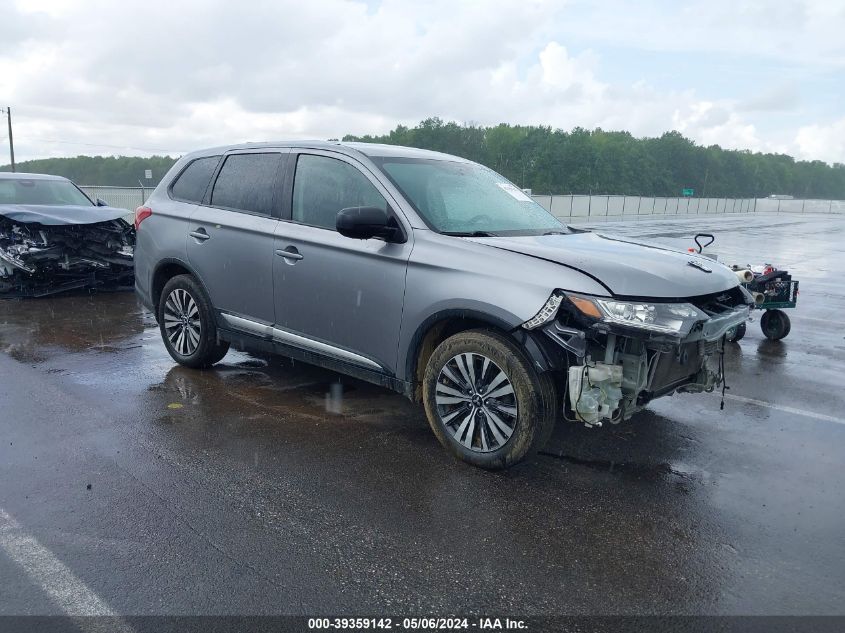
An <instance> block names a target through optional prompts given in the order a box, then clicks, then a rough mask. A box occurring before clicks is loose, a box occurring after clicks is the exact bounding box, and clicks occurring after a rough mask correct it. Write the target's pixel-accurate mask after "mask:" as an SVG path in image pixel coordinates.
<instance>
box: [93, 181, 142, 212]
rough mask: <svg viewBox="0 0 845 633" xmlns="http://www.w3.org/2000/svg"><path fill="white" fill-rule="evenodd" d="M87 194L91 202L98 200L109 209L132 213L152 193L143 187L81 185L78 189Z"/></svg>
mask: <svg viewBox="0 0 845 633" xmlns="http://www.w3.org/2000/svg"><path fill="white" fill-rule="evenodd" d="M79 188H80V189H82V191H84V192H85V193H86V194H88V197H89V198H91V199H92V200H96V199H97V198H100V199H101V200H103V202H106V203H107V204H108V205H109V206H110V207H115V208H117V209H126V210H128V211H132V212H134V211H135V209H136V208H137V207H140V206H141V205H142V204H144V203H145V202H146V201H147V197H148V196H149V195H150V194H151V193H152V192H153V189H152V188H151V187H150V188H146V187H144V188H143V189H142V188H141V187H101V186H93V185H81V186H80V187H79Z"/></svg>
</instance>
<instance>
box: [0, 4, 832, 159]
mask: <svg viewBox="0 0 845 633" xmlns="http://www.w3.org/2000/svg"><path fill="white" fill-rule="evenodd" d="M0 105H2V106H6V105H10V106H11V107H12V112H13V116H14V123H15V129H14V134H15V146H16V154H17V158H18V160H26V159H29V158H37V157H46V156H66V155H77V154H95V153H96V154H140V155H145V154H151V153H169V154H180V153H183V152H185V151H189V150H192V149H197V148H200V147H207V146H209V145H219V144H225V143H232V142H238V141H248V140H268V139H279V138H303V137H309V138H331V137H340V136H342V135H344V134H347V133H352V134H364V133H380V132H386V131H388V130H390V129H391V128H393V127H394V126H395V125H396V124H398V123H403V124H405V125H414V124H416V123H418V122H419V121H420V120H421V119H423V118H426V117H429V116H440V117H441V118H444V119H448V120H456V121H461V122H473V123H482V124H496V123H499V122H509V123H525V124H542V125H549V126H552V127H560V128H563V129H571V128H573V127H575V126H581V127H586V128H595V127H601V128H603V129H608V130H623V129H624V130H629V131H631V132H632V133H633V134H635V135H637V136H653V135H659V134H661V133H663V132H664V131H666V130H671V129H675V130H679V131H680V132H682V133H683V134H685V135H686V136H689V137H691V138H693V139H694V140H695V141H696V142H698V143H700V144H705V145H709V144H713V143H718V144H719V145H721V146H723V147H730V148H743V149H753V150H760V151H777V152H784V153H788V154H791V155H793V156H796V157H799V158H805V159H822V160H825V161H828V162H845V0H807V1H805V2H797V1H796V2H790V1H789V0H776V1H772V2H766V1H765V0H756V1H755V0H698V1H683V0H674V1H673V0H668V1H666V2H652V3H647V2H626V1H621V0H601V1H578V0H572V1H570V2H560V1H559V2H543V1H539V0H538V1H533V0H518V1H514V2H505V1H498V0H487V1H479V2H469V1H467V2H462V1H460V0H442V1H441V0H433V1H425V2H422V1H420V2H410V1H407V0H384V1H382V2H379V1H378V0H367V1H352V0H348V1H347V0H293V1H287V0H267V1H251V0H240V1H237V2H235V1H232V0H225V1H224V0H167V1H163V0H145V1H144V2H134V1H130V0H93V1H90V2H88V1H81V0H80V1H77V2H73V1H70V0H20V1H16V0H0ZM6 145H7V141H6V133H5V125H4V126H2V127H0V164H2V163H6V162H8V154H7V153H6V149H5V148H6Z"/></svg>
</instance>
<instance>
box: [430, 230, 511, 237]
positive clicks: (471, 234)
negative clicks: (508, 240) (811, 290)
mask: <svg viewBox="0 0 845 633" xmlns="http://www.w3.org/2000/svg"><path fill="white" fill-rule="evenodd" d="M441 234H442V235H451V236H452V237H498V236H497V235H496V234H495V233H490V232H489V231H441Z"/></svg>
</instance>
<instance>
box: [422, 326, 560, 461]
mask: <svg viewBox="0 0 845 633" xmlns="http://www.w3.org/2000/svg"><path fill="white" fill-rule="evenodd" d="M557 402H558V398H557V390H556V389H555V386H554V383H553V381H552V379H551V377H550V376H549V375H548V374H538V373H537V372H536V370H535V369H534V368H533V366H532V365H531V363H530V361H529V360H528V359H527V358H526V357H525V355H524V354H523V352H522V350H521V349H520V348H519V347H518V346H517V345H516V343H514V342H513V341H511V340H509V339H507V338H506V337H504V336H502V335H500V334H498V333H496V332H493V331H490V330H469V331H467V332H461V333H458V334H455V335H454V336H451V337H449V338H448V339H446V340H445V341H443V342H442V343H441V344H440V345H439V346H438V347H437V348H436V349H435V350H434V352H433V353H432V355H431V358H430V359H429V361H428V365H427V366H426V370H425V377H424V380H423V403H424V404H425V411H426V415H427V416H428V422H429V425H430V426H431V429H432V431H434V434H435V436H437V439H438V440H439V441H440V443H441V444H442V445H443V446H444V447H445V448H446V449H447V450H448V451H449V452H450V453H452V455H454V456H455V457H457V458H458V459H461V460H463V461H465V462H468V463H470V464H472V465H474V466H479V467H481V468H487V469H491V470H494V469H501V468H507V467H509V466H512V465H514V464H516V463H517V462H519V461H521V460H522V459H523V458H525V456H526V455H529V454H531V453H536V452H537V451H539V450H540V449H542V448H543V446H545V444H546V442H547V441H548V439H549V436H550V435H551V432H552V430H553V429H554V424H555V421H556V419H557V410H558V406H557Z"/></svg>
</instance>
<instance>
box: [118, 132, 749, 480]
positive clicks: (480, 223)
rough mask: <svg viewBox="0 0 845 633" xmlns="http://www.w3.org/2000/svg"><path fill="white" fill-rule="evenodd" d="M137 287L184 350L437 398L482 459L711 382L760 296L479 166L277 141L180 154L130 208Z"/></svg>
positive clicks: (723, 272)
mask: <svg viewBox="0 0 845 633" xmlns="http://www.w3.org/2000/svg"><path fill="white" fill-rule="evenodd" d="M135 225H136V228H137V246H136V255H135V262H136V284H137V290H138V293H139V294H140V297H141V299H142V301H143V302H144V303H145V305H146V306H147V307H148V308H149V309H150V310H152V311H153V312H154V313H155V315H156V317H157V319H158V323H159V326H160V328H161V335H162V339H163V340H164V344H165V346H166V347H167V350H168V352H169V353H170V355H171V356H172V357H173V358H174V360H176V362H178V363H180V364H182V365H186V366H188V367H196V368H202V367H208V366H210V365H212V364H214V363H216V362H218V361H219V360H221V359H222V358H223V356H225V354H226V352H227V350H228V349H229V346H230V345H235V346H236V347H238V348H246V349H254V350H263V351H270V352H275V353H278V354H282V355H284V356H288V357H291V358H294V359H297V360H301V361H306V362H309V363H314V364H317V365H321V366H323V367H328V368H331V369H333V370H336V371H338V372H341V373H344V374H348V375H351V376H355V377H357V378H361V379H364V380H368V381H371V382H374V383H377V384H379V385H383V386H385V387H388V388H390V389H394V390H396V391H398V392H400V393H402V394H405V395H406V396H407V397H409V398H411V399H412V400H414V401H418V402H420V401H421V402H422V403H423V404H424V406H425V411H426V414H427V416H428V420H429V423H430V425H431V428H432V430H433V431H434V433H435V435H436V436H437V438H438V439H439V440H440V442H441V443H442V444H443V445H444V446H445V447H446V448H447V449H448V450H449V451H451V452H452V453H453V454H454V455H456V456H457V457H459V458H461V459H463V460H465V461H467V462H470V463H472V464H475V465H477V466H482V467H485V468H503V467H507V466H510V465H512V464H514V463H516V462H518V461H519V460H521V459H522V458H523V457H525V456H526V455H527V454H529V453H530V452H532V451H536V450H538V449H540V448H542V446H543V444H544V443H545V441H546V439H547V438H548V436H549V434H550V433H551V430H552V428H553V426H554V423H555V421H556V420H557V419H558V417H564V418H565V419H568V420H571V421H579V422H581V423H584V424H586V425H588V426H598V425H601V423H602V422H603V421H610V422H617V421H619V420H622V419H626V418H629V417H630V416H631V415H633V414H634V413H635V412H636V411H638V410H640V409H641V408H642V407H644V406H645V405H646V404H647V403H648V402H649V401H650V400H652V399H654V398H657V397H660V396H663V395H667V394H671V393H674V392H678V391H687V392H694V391H712V390H713V389H714V388H715V387H716V386H718V385H719V384H720V383H721V382H722V380H723V375H722V367H721V364H720V362H719V361H720V359H721V356H720V353H721V352H722V349H723V345H724V340H725V334H726V332H728V330H730V329H731V328H736V327H737V326H738V325H739V324H741V323H743V322H744V321H745V320H746V319H747V317H748V314H749V306H750V304H751V299H750V296H749V295H748V293H747V292H745V291H744V290H743V289H742V288H741V286H740V285H739V280H738V278H737V276H736V275H735V274H734V272H732V271H731V270H730V269H729V268H727V267H725V266H722V265H721V264H719V263H716V262H714V261H711V260H708V259H701V258H699V257H696V256H693V255H689V254H686V253H682V252H678V251H673V250H669V249H666V248H663V247H658V246H654V245H646V244H639V243H635V242H632V241H630V240H626V239H620V238H613V237H609V236H607V235H603V234H599V233H594V232H586V231H579V230H575V229H572V228H569V227H567V226H566V225H563V224H561V222H560V221H558V220H557V219H556V218H555V217H553V216H552V215H551V214H549V213H548V212H546V211H545V210H544V209H543V208H542V207H541V206H540V205H538V204H536V203H535V202H534V201H532V200H531V198H529V197H528V196H526V195H525V194H524V193H523V192H522V191H521V190H520V189H519V188H517V187H516V186H514V185H513V184H512V183H510V182H508V181H507V180H506V179H505V178H503V177H502V176H500V175H498V174H497V173H495V172H493V171H491V170H489V169H487V168H486V167H483V166H481V165H478V164H476V163H473V162H470V161H467V160H463V159H461V158H457V157H455V156H449V155H446V154H440V153H436V152H429V151H423V150H418V149H412V148H406V147H396V146H388V145H374V144H357V143H328V142H282V143H265V144H248V145H239V146H233V147H222V148H217V149H210V150H205V151H200V152H195V153H193V154H190V155H188V156H185V157H183V158H182V159H181V160H179V162H178V163H176V165H175V166H174V167H173V169H172V170H171V171H170V172H169V173H168V174H167V176H166V177H165V178H164V180H163V181H162V182H161V184H160V185H159V186H158V187H157V188H156V190H155V192H154V193H153V194H152V196H151V197H150V199H149V201H148V203H147V205H146V206H144V207H140V208H139V209H138V210H137V211H136V218H135Z"/></svg>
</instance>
